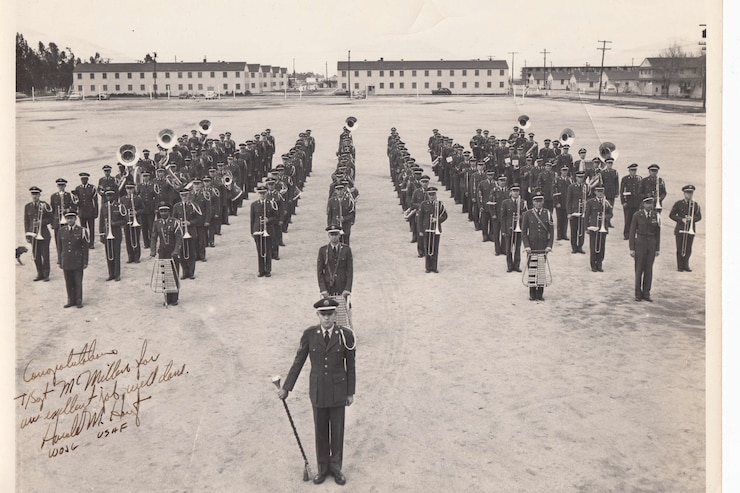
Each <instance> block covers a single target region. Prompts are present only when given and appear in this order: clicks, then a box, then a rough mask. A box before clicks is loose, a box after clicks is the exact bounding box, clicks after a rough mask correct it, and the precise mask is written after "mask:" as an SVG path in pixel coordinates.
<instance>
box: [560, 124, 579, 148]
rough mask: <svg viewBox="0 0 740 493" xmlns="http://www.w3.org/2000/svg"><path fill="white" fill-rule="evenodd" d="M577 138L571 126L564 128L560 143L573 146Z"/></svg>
mask: <svg viewBox="0 0 740 493" xmlns="http://www.w3.org/2000/svg"><path fill="white" fill-rule="evenodd" d="M575 140H576V133H575V132H574V131H573V130H572V129H570V128H564V129H563V131H562V132H560V144H562V145H565V144H568V145H569V146H573V142H574V141H575Z"/></svg>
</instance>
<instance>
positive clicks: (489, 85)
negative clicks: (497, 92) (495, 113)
mask: <svg viewBox="0 0 740 493" xmlns="http://www.w3.org/2000/svg"><path fill="white" fill-rule="evenodd" d="M486 87H487V88H489V89H490V88H491V81H490V80H489V81H488V83H487V84H486Z"/></svg>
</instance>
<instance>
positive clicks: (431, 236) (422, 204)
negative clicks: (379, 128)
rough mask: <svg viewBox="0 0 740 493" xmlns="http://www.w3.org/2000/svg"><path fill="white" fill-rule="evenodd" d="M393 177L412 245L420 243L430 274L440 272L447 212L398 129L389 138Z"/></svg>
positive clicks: (419, 248) (420, 256)
mask: <svg viewBox="0 0 740 493" xmlns="http://www.w3.org/2000/svg"><path fill="white" fill-rule="evenodd" d="M387 154H388V163H389V167H390V178H391V181H392V182H393V186H394V188H395V190H396V193H397V195H398V199H399V205H400V206H401V207H402V209H403V217H404V218H405V219H406V220H407V221H408V222H409V229H410V231H411V242H412V243H416V250H417V256H418V257H419V258H422V257H423V258H424V270H425V272H426V273H430V272H434V273H439V262H438V260H439V246H440V239H441V236H442V223H443V222H445V221H446V220H447V210H446V209H445V206H444V204H443V203H442V202H440V201H439V200H437V189H436V188H435V187H431V186H429V181H430V177H429V176H428V175H425V174H424V170H423V168H422V167H421V166H420V165H418V164H416V160H415V159H414V158H413V157H411V155H410V153H409V151H408V149H407V148H406V145H405V143H404V142H403V140H401V136H400V135H399V134H398V131H397V130H396V128H395V127H393V128H391V133H390V135H389V136H388V148H387Z"/></svg>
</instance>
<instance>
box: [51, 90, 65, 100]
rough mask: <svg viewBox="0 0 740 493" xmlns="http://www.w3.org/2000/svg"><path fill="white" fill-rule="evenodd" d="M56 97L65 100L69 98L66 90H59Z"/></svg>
mask: <svg viewBox="0 0 740 493" xmlns="http://www.w3.org/2000/svg"><path fill="white" fill-rule="evenodd" d="M54 99H56V100H57V101H64V100H65V99H67V93H66V92H65V91H61V92H58V93H57V95H56V97H55V98H54Z"/></svg>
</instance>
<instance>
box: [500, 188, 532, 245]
mask: <svg viewBox="0 0 740 493" xmlns="http://www.w3.org/2000/svg"><path fill="white" fill-rule="evenodd" d="M517 202H518V205H517ZM526 210H527V201H526V200H524V199H523V198H522V197H521V196H519V197H518V198H517V199H516V200H514V199H513V198H508V199H506V200H504V203H503V204H501V220H502V221H503V224H502V226H501V227H502V229H503V231H504V234H507V235H508V234H511V230H513V229H514V228H515V227H516V226H515V225H514V213H515V212H517V211H518V214H520V216H519V218H520V219H519V220H523V216H524V212H525V211H526ZM520 227H521V225H520Z"/></svg>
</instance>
